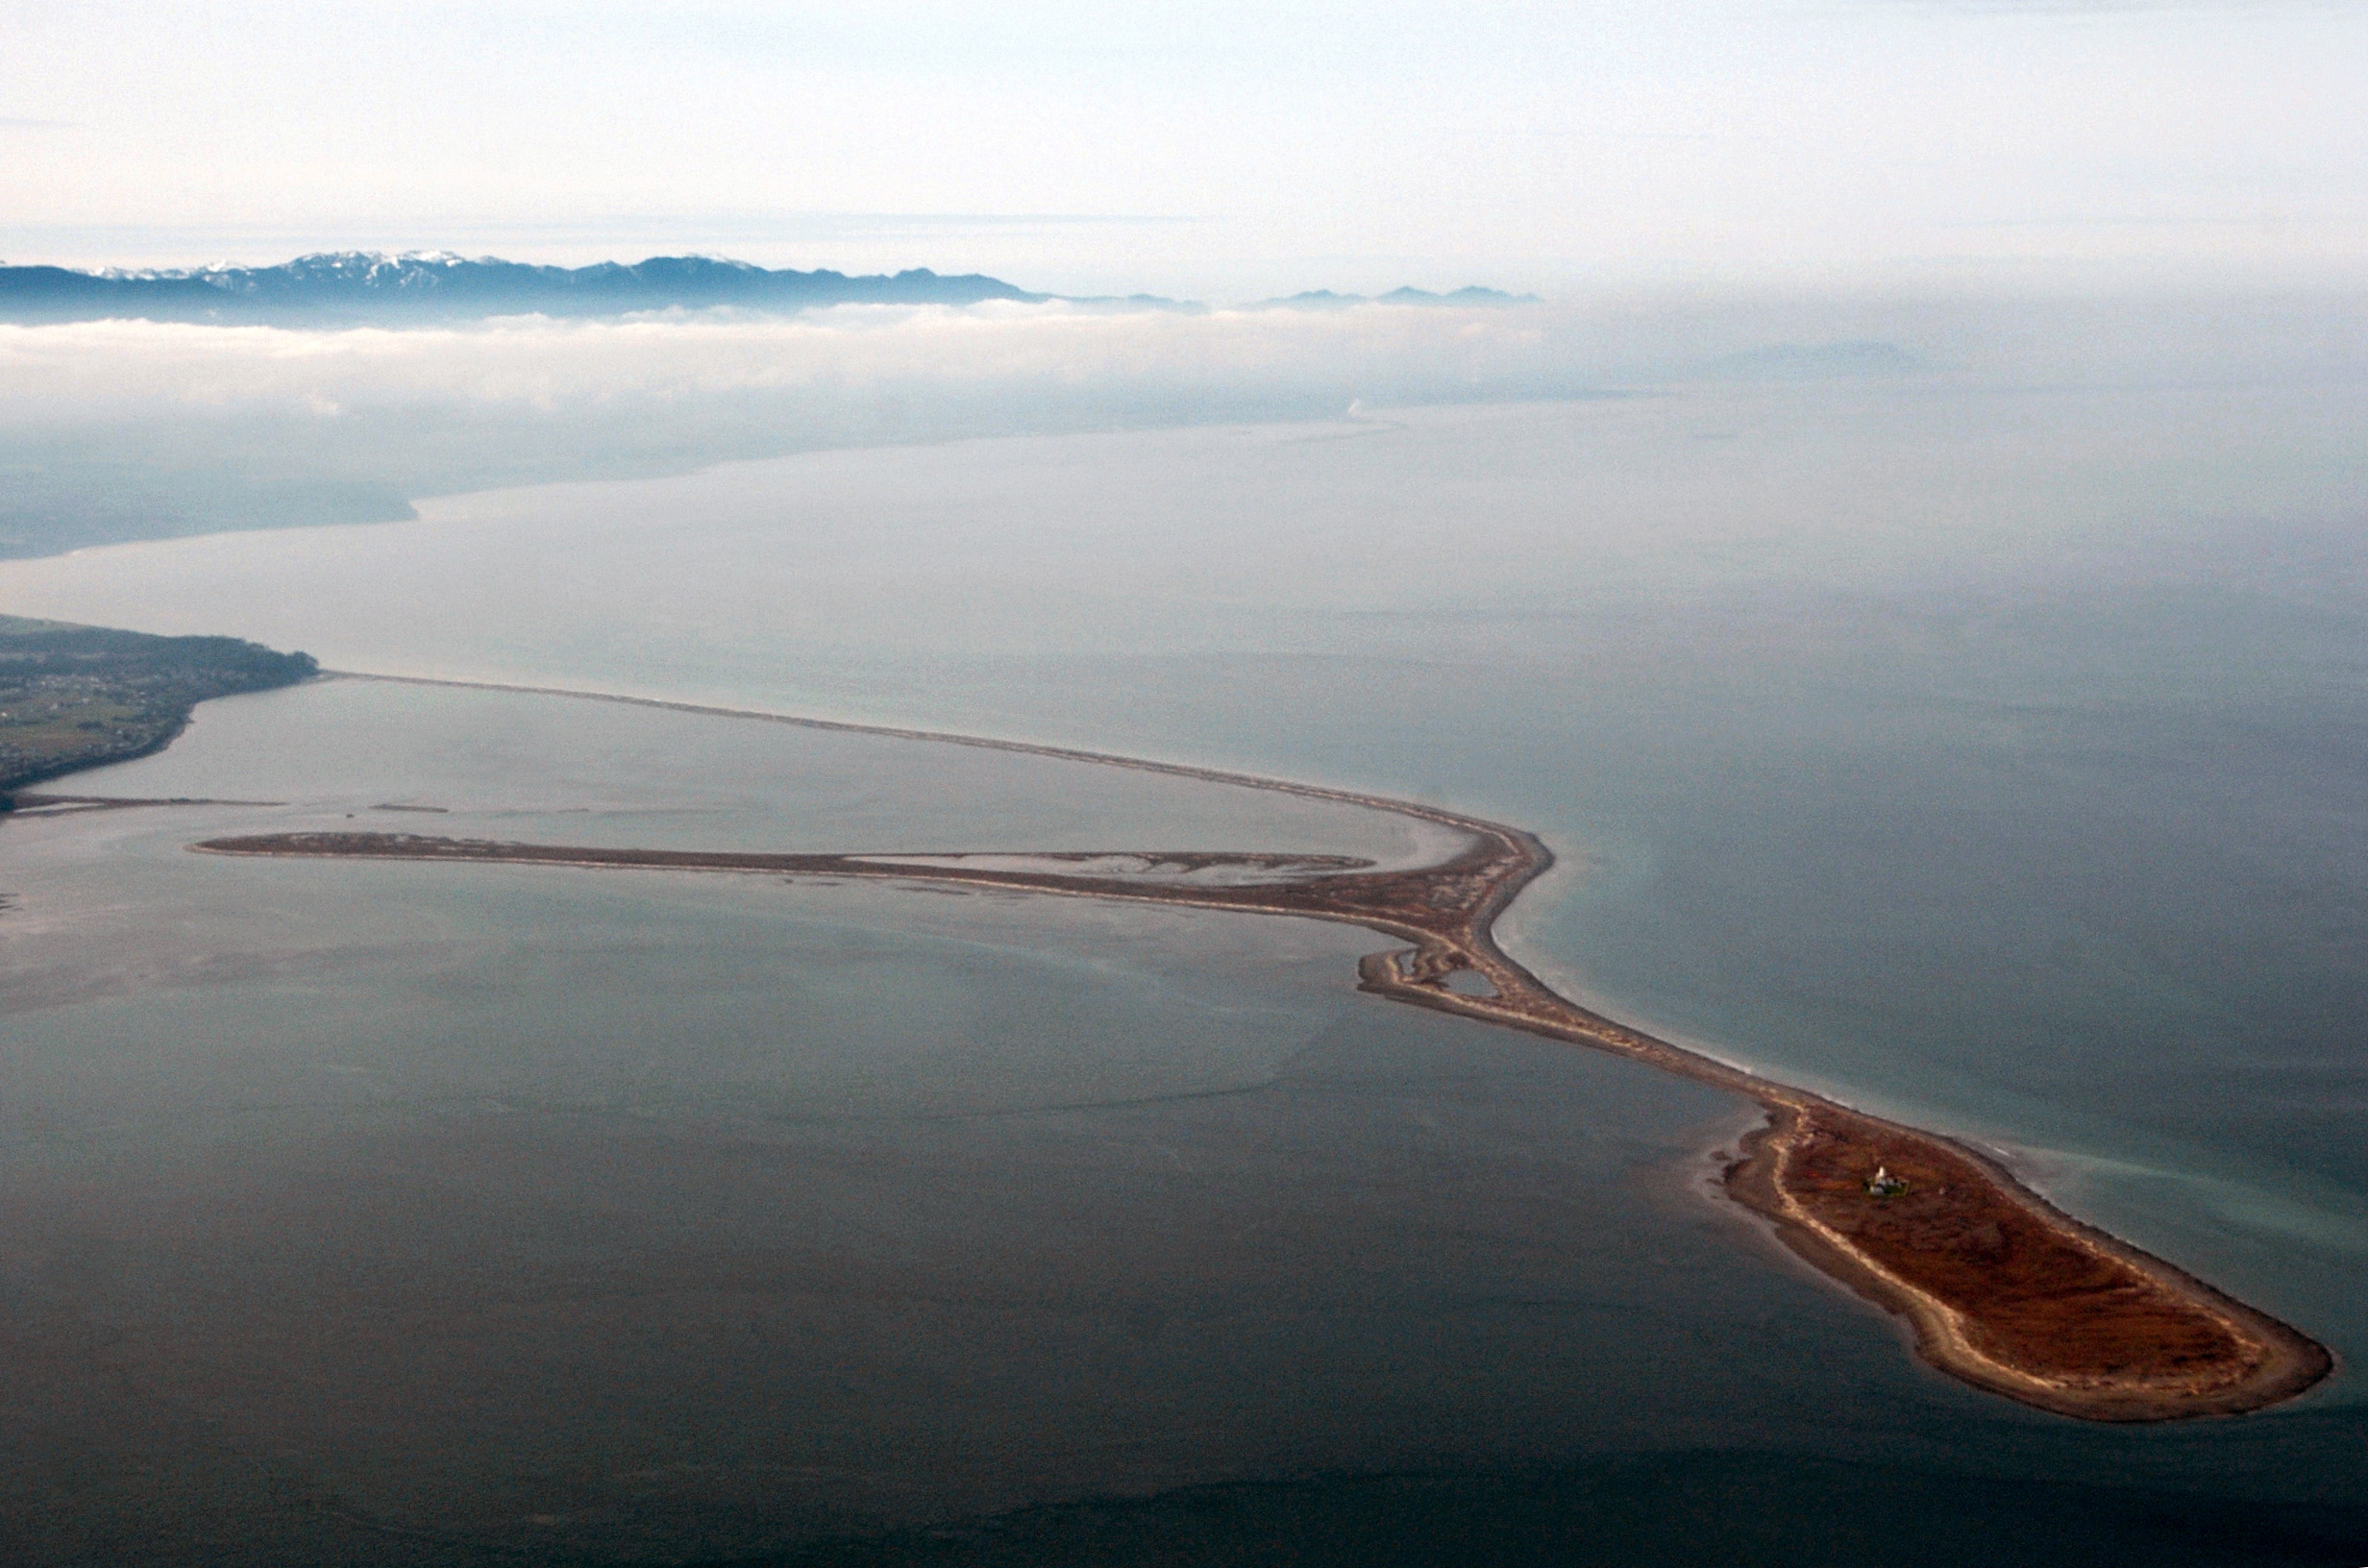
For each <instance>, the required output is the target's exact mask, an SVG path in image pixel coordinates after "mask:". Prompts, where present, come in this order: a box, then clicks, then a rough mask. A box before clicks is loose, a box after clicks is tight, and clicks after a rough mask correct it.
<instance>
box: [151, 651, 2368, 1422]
mask: <svg viewBox="0 0 2368 1568" xmlns="http://www.w3.org/2000/svg"><path fill="white" fill-rule="evenodd" d="M377 678H396V677H377ZM420 683H421V684H434V685H454V686H464V685H467V686H474V685H475V684H476V683H467V682H442V681H436V682H420ZM478 689H487V688H482V687H480V688H478ZM490 689H494V690H506V691H520V692H533V693H536V694H537V695H543V696H552V697H569V698H587V699H595V700H603V701H612V702H623V703H628V704H631V705H635V706H647V707H658V708H666V709H671V710H675V711H679V712H691V713H704V714H712V715H716V716H720V717H730V718H739V719H749V720H758V721H764V722H769V723H786V724H794V725H798V726H802V727H806V728H814V729H826V730H838V731H848V732H853V733H861V734H874V735H885V736H893V737H897V738H901V739H908V740H924V741H933V742H940V743H945V744H950V745H957V746H969V747H987V748H991V749H996V750H1006V751H1019V752H1026V753H1030V754H1034V755H1039V756H1048V757H1054V758H1060V759H1065V760H1070V761H1077V762H1087V763H1094V764H1098V765H1101V766H1106V767H1118V768H1128V769H1135V770H1140V771H1143V772H1158V773H1167V774H1172V775H1177V776H1182V777H1190V778H1196V779H1202V780H1206V781H1209V782H1214V783H1221V784H1229V785H1236V786H1240V787H1244V788H1250V789H1258V790H1267V791H1272V792H1277V793H1281V794H1286V795H1295V796H1304V797H1307V798H1312V799H1320V800H1326V801H1331V802H1335V803H1341V804H1347V805H1352V806H1357V807H1362V808H1365V809H1369V810H1373V811H1379V812H1387V813H1392V814H1394V815H1397V816H1401V817H1407V818H1411V819H1415V820H1417V821H1423V822H1427V823H1431V824H1435V825H1438V826H1443V827H1446V828H1449V829H1452V830H1454V832H1455V833H1456V834H1457V835H1458V836H1459V837H1460V840H1461V843H1462V847H1461V848H1460V849H1458V850H1456V851H1455V852H1453V853H1451V854H1449V855H1448V856H1447V857H1446V858H1445V859H1443V860H1441V861H1439V862H1437V863H1435V864H1433V865H1430V866H1425V867H1419V868H1414V869H1404V870H1380V869H1376V868H1375V867H1373V866H1372V865H1371V864H1370V863H1369V862H1361V861H1352V860H1346V859H1343V858H1340V857H1326V856H1309V855H1277V854H1271V853H1235V854H1221V853H1211V852H1208V851H1172V852H1171V851H1156V850H1098V851H1088V850H1074V849H1070V850H1055V851H1048V852H1043V853H1037V854H1032V855H1013V854H1010V853H997V854H983V853H981V854H963V853H948V852H943V851H934V852H929V853H900V852H896V851H878V850H876V851H871V852H865V853H840V854H767V853H754V852H726V851H705V850H683V849H634V848H607V847H596V846H586V845H547V844H520V843H507V842H497V841H491V840H481V839H456V838H438V837H430V836H425V835H418V834H409V833H344V832H329V833H282V834H264V835H256V836H247V837H235V838H220V839H212V840H209V841H207V842H205V843H202V844H197V845H191V846H190V847H191V848H193V849H196V850H199V851H201V852H205V853H210V854H229V855H271V856H290V857H326V858H371V859H387V860H408V861H442V862H462V863H474V864H479V865H532V866H573V867H585V868H604V869H641V870H693V871H736V872H742V873H761V874H771V875H779V876H787V877H791V878H801V877H822V878H827V879H830V880H833V881H837V880H846V879H874V880H889V881H897V882H904V883H911V884H916V885H936V886H940V887H946V886H951V887H963V888H976V889H981V890H985V889H995V890H1001V891H1008V892H1029V893H1038V894H1058V895H1066V896H1072V897H1088V898H1110V899H1123V900H1128V901H1132V902H1142V903H1160V904H1182V905H1190V906H1194V907H1197V908H1205V909H1220V910H1230V911H1235V912H1239V913H1244V914H1262V915H1275V916H1287V917H1296V918H1301V919H1322V920H1334V921H1340V922H1344V923H1347V924H1353V925H1360V926H1364V927H1366V928H1368V929H1369V930H1372V931H1376V932H1379V933H1381V934H1382V935H1384V936H1387V937H1389V938H1391V939H1392V940H1393V941H1394V942H1398V943H1406V944H1407V945H1404V946H1401V947H1396V948H1393V949H1390V950H1386V951H1383V952H1377V953H1373V954H1370V955H1369V956H1368V957H1366V958H1365V959H1364V960H1363V961H1362V962H1361V964H1360V966H1359V987H1360V989H1361V990H1364V991H1366V992H1371V993H1374V994H1376V995H1380V996H1384V997H1388V998H1390V999H1392V1000H1395V1001H1399V1002H1406V1003H1411V1004H1413V1005H1416V1006H1419V1007H1425V1008H1431V1009H1435V1010H1437V1011H1440V1012H1443V1013H1450V1014H1454V1015H1456V1016H1458V1017H1468V1018H1473V1019H1476V1020H1479V1021H1482V1022H1487V1023H1492V1024H1497V1025H1500V1026H1503V1027H1507V1028H1513V1029H1519V1030H1522V1031H1524V1032H1526V1033H1529V1034H1534V1035H1542V1036H1545V1037H1547V1038H1549V1039H1554V1040H1560V1041H1568V1042H1570V1043H1572V1044H1578V1045H1586V1046H1590V1047H1593V1048H1595V1049H1599V1050H1605V1051H1611V1052H1614V1053H1616V1054H1618V1055H1621V1056H1626V1057H1630V1058H1633V1059H1635V1060H1638V1061H1640V1062H1644V1063H1648V1064H1650V1065H1652V1066H1657V1067H1661V1068H1663V1069H1665V1070H1667V1071H1670V1072H1675V1073H1679V1074H1682V1075H1683V1076H1685V1077H1688V1078H1691V1079H1694V1080H1697V1081H1699V1082H1701V1083H1704V1084H1708V1085H1711V1086H1713V1087H1715V1088H1718V1089H1722V1090H1728V1091H1731V1092H1733V1093H1737V1094H1739V1095H1743V1096H1746V1097H1748V1098H1750V1099H1752V1100H1754V1101H1756V1102H1758V1103H1759V1104H1760V1105H1761V1106H1762V1107H1764V1109H1765V1110H1766V1112H1767V1113H1768V1120H1767V1123H1766V1124H1765V1125H1764V1127H1762V1128H1760V1129H1759V1130H1757V1131H1755V1132H1754V1133H1753V1134H1752V1135H1751V1136H1750V1137H1749V1138H1748V1139H1745V1140H1744V1143H1743V1146H1742V1148H1741V1150H1740V1151H1739V1158H1736V1159H1735V1160H1733V1161H1732V1163H1730V1164H1727V1166H1726V1167H1725V1171H1724V1186H1725V1189H1726V1191H1727V1192H1729V1193H1730V1194H1731V1195H1732V1196H1733V1197H1734V1198H1735V1200H1736V1201H1737V1202H1739V1204H1741V1205H1743V1206H1744V1207H1745V1208H1747V1209H1749V1210H1750V1211H1751V1212H1753V1213H1757V1214H1759V1215H1761V1216H1763V1217H1764V1218H1765V1219H1766V1220H1767V1221H1769V1222H1770V1223H1771V1225H1772V1226H1773V1227H1774V1229H1775V1231H1776V1234H1777V1235H1778V1236H1779V1237H1782V1238H1783V1240H1784V1241H1785V1243H1786V1244H1787V1245H1788V1246H1789V1247H1790V1248H1791V1250H1792V1251H1793V1252H1794V1253H1796V1254H1797V1255H1798V1256H1799V1257H1801V1258H1802V1259H1803V1260H1805V1261H1806V1262H1809V1263H1811V1264H1813V1266H1815V1267H1816V1268H1818V1269H1819V1270H1821V1271H1823V1272H1824V1273H1825V1274H1827V1275H1828V1276H1830V1277H1831V1278H1833V1279H1835V1280H1837V1281H1838V1282H1840V1283H1841V1284H1843V1285H1845V1286H1848V1287H1849V1288H1850V1289H1852V1290H1854V1291H1856V1292H1857V1293H1859V1294H1860V1295H1862V1296H1863V1297H1865V1298H1866V1299H1867V1300H1869V1301H1871V1302H1874V1303H1876V1304H1877V1305H1879V1306H1881V1307H1883V1308H1885V1309H1886V1310H1887V1311H1891V1312H1894V1313H1897V1314H1899V1315H1901V1316H1902V1317H1904V1318H1905V1319H1906V1320H1907V1321H1908V1323H1909V1324H1910V1325H1912V1330H1913V1333H1914V1337H1915V1345H1916V1349H1917V1351H1918V1353H1919V1354H1920V1355H1921V1356H1922V1357H1923V1358H1924V1360H1927V1361H1928V1362H1930V1363H1931V1364H1932V1365H1934V1366H1936V1367H1937V1368H1939V1369H1940V1370H1942V1371H1944V1372H1947V1373H1949V1374H1951V1375H1953V1376H1955V1377H1958V1378H1960V1379H1962V1380H1963V1381H1965V1382H1966V1383H1969V1384H1974V1385H1975V1386H1977V1387H1981V1388H1984V1389H1987V1390H1989V1391H1990V1392H1992V1393H1996V1394H2001V1395H2004V1396H2005V1397H2007V1398H2009V1399H2012V1400H2017V1401H2020V1402H2021V1403H2023V1404H2026V1405H2031V1406H2035V1407H2037V1408H2039V1409H2046V1410H2051V1411H2055V1412H2056V1413H2059V1414H2061V1415H2068V1416H2076V1417H2080V1418H2083V1419H2086V1420H2092V1421H2116V1422H2126V1421H2164V1420H2176V1419H2180V1418H2183V1417H2192V1416H2201V1415H2226V1414H2233V1413H2237V1412H2241V1411H2246V1410H2253V1409H2260V1408H2262V1407H2264V1406H2268V1405H2272V1404H2275V1403H2277V1402H2279V1401H2281V1400H2284V1399H2287V1398H2290V1397H2292V1396H2293V1395H2295V1394H2298V1393H2300V1392H2302V1391H2303V1390H2304V1389H2306V1388H2308V1387H2310V1386H2311V1385H2312V1384H2316V1383H2318V1382H2319V1381H2320V1380H2322V1379H2323V1378H2325V1377H2326V1376H2327V1375H2328V1373H2329V1372H2330V1371H2331V1369H2332V1366H2333V1360H2332V1358H2331V1356H2330V1355H2329V1353H2328V1352H2327V1350H2326V1349H2325V1348H2324V1347H2322V1346H2321V1345H2319V1344H2318V1343H2316V1342H2315V1341H2313V1340H2312V1339H2310V1338H2309V1337H2307V1336H2306V1335H2303V1334H2302V1333H2300V1332H2299V1331H2297V1330H2295V1329H2293V1328H2291V1327H2289V1326H2288V1325H2286V1324H2284V1323H2282V1322H2280V1321H2279V1320H2277V1319H2276V1318H2274V1317H2271V1316H2269V1315H2268V1314H2266V1313H2264V1312H2261V1311H2257V1310H2256V1309H2254V1308H2251V1307H2248V1306H2246V1305H2245V1304H2243V1303H2242V1302H2239V1301H2236V1300H2234V1299H2233V1298H2232V1297H2230V1296H2228V1295H2226V1294H2224V1293H2222V1292H2221V1291H2219V1290H2217V1289H2214V1288H2213V1287H2212V1286H2208V1285H2207V1284H2205V1283H2204V1282H2202V1281H2200V1280H2197V1279H2194V1278H2193V1277H2191V1276H2189V1275H2187V1274H2185V1273H2183V1272H2182V1271H2181V1270H2179V1269H2177V1268H2174V1267H2173V1266H2171V1265H2170V1264H2168V1263H2166V1262H2162V1261H2161V1260H2159V1259H2157V1258H2154V1257H2151V1256H2149V1255H2148V1254H2146V1253H2144V1252H2142V1251H2140V1250H2139V1249H2138V1248H2136V1247H2134V1246H2132V1245H2130V1244H2128V1243H2127V1242H2124V1241H2122V1240H2120V1239H2118V1238H2117V1237H2111V1236H2109V1235H2107V1234H2105V1233H2104V1232H2101V1231H2098V1230H2096V1229H2094V1228H2093V1227H2090V1226H2087V1225H2084V1224H2082V1223H2081V1222H2080V1221H2078V1220H2075V1219H2073V1218H2072V1217H2071V1216H2069V1215H2067V1214H2065V1213H2062V1212H2061V1211H2060V1210H2058V1209H2057V1208H2055V1207H2054V1206H2053V1205H2051V1204H2049V1203H2048V1202H2047V1201H2046V1200H2045V1199H2043V1198H2041V1197H2040V1196H2039V1195H2038V1194H2037V1193H2035V1192H2033V1191H2032V1190H2031V1189H2030V1188H2027V1187H2025V1186H2024V1185H2023V1184H2022V1183H2021V1182H2019V1181H2017V1180H2016V1179H2015V1177H2014V1176H2013V1175H2012V1174H2011V1173H2010V1172H2009V1171H2008V1170H2007V1169H2006V1168H2005V1167H2004V1166H2002V1165H2001V1164H1998V1163H1997V1162H1996V1161H1994V1160H1992V1159H1990V1158H1989V1157H1987V1156H1986V1155H1984V1154H1982V1153H1980V1152H1978V1151H1977V1150H1975V1149H1973V1148H1971V1147H1968V1146H1967V1145H1965V1144H1963V1143H1961V1142H1959V1141H1957V1140H1955V1139H1949V1138H1945V1137H1942V1136H1939V1135H1936V1134H1932V1133H1927V1132H1923V1131H1920V1130H1918V1129H1916V1128H1912V1127H1908V1126H1903V1125H1901V1124H1899V1123H1896V1122H1891V1121H1887V1120H1884V1119H1883V1118H1881V1117H1877V1116H1872V1115H1866V1114H1864V1113H1862V1112H1859V1111H1856V1110H1853V1109H1851V1108H1849V1107H1847V1106H1844V1105H1842V1104H1840V1103H1838V1102H1837V1101H1835V1100H1832V1099H1830V1098H1827V1097H1825V1096H1822V1095H1818V1094H1813V1093H1810V1092H1808V1091H1806V1090H1798V1089H1794V1088H1792V1087H1790V1086H1788V1085H1785V1084H1781V1083H1777V1082H1775V1081H1773V1080H1771V1079H1767V1078H1764V1077H1761V1076H1759V1075H1757V1074H1754V1073H1750V1072H1746V1071H1744V1070H1742V1069H1741V1068H1739V1067H1735V1066H1729V1065H1727V1064H1725V1063H1722V1062H1718V1061H1716V1060H1714V1059H1713V1058H1711V1057H1708V1056H1705V1055H1702V1054H1701V1053H1699V1052H1696V1051H1690V1050H1687V1049H1685V1048H1683V1047H1680V1046H1677V1045H1674V1044H1671V1043H1669V1042H1668V1041H1663V1040H1659V1039H1656V1038H1655V1037H1653V1036H1651V1035H1648V1034H1645V1033H1643V1032H1641V1031H1640V1030H1636V1029H1632V1028H1630V1027H1628V1026H1627V1025H1625V1024H1622V1023H1619V1022H1617V1021H1616V1020H1614V1019H1611V1018H1608V1017H1603V1016H1602V1015H1600V1014H1597V1013H1594V1012H1591V1011H1590V1010H1588V1009H1586V1008H1584V1007H1581V1006H1579V1005H1578V1004H1577V1003H1575V1002H1572V1001H1570V1000H1569V999H1568V998H1566V997H1565V996H1563V995H1561V994H1560V993H1558V992H1555V991H1554V990H1553V989H1552V988H1551V987H1549V986H1548V985H1546V984H1545V983H1544V982H1543V981H1542V980H1541V979H1540V978H1539V977H1538V976H1536V975H1535V974H1533V973H1531V972H1530V971H1529V970H1528V969H1527V968H1523V967H1522V966H1521V965H1519V964H1517V963H1516V962H1515V961H1514V960H1513V959H1512V958H1510V957H1509V956H1507V955H1506V954H1505V953H1504V951H1503V950H1502V949H1500V948H1499V947H1498V946H1497V944H1496V942H1495V939H1494V936H1493V926H1494V922H1495V919H1496V918H1497V917H1498V916H1499V915H1501V914H1502V913H1503V912H1504V910H1505V909H1506V908H1507V907H1508V906H1509V905H1510V904H1511V903H1512V901H1513V900H1514V898H1515V897H1516V896H1517V894H1519V893H1520V891H1521V890H1522V889H1523V888H1525V887H1526V886H1528V885H1529V884H1530V883H1531V882H1533V881H1535V880H1536V879H1537V878H1538V877H1539V876H1540V875H1541V874H1542V873H1543V872H1544V871H1545V870H1546V869H1547V868H1548V867H1550V866H1551V865H1552V864H1553V855H1552V854H1551V852H1550V851H1548V850H1547V848H1546V847H1545V845H1543V844H1542V843H1541V842H1540V841H1539V840H1538V839H1537V838H1536V837H1535V836H1534V835H1532V834H1530V833H1528V832H1525V831H1523V830H1522V829H1519V828H1516V827H1509V826H1506V825H1504V824H1501V823H1496V822H1490V821H1483V820H1481V819H1478V818H1473V817H1466V816H1463V815H1460V814H1458V813H1455V812H1450V811H1446V810H1444V809H1441V808H1437V807H1432V806H1425V805H1420V804H1417V803H1414V802H1411V801H1404V800H1394V799H1391V798H1388V797H1386V796H1369V795H1363V794H1357V793H1353V792H1349V791H1344V790H1333V789H1325V788H1320V787H1318V786H1314V785H1306V784H1296V783H1291V782H1288V781H1285V780H1280V779H1270V778H1261V777H1257V776H1254V775H1250V774H1243V773H1234V772H1221V771H1218V770H1213V769H1203V768H1195V767H1189V766H1185V765H1182V764H1174V763H1161V762H1152V761H1147V760H1145V759H1141V758H1133V757H1122V756H1115V755H1111V754H1108V753H1102V752H1092V751H1080V750H1074V749H1071V748H1067V747H1045V746H1033V745H1028V744H1025V743H1021V742H1013V741H999V740H991V739H987V738H983V737H978V736H967V735H952V734H944V733H938V732H932V731H922V730H907V729H889V728H884V727H879V726H873V725H863V724H851V723H838V722H833V721H826V720H813V719H800V718H794V717H790V716H785V715H779V714H767V713H752V712H747V711H745V710H737V709H728V708H711V707H703V706H699V705H695V704H690V703H676V702H661V701H654V700H652V699H648V698H624V697H612V696H608V695H606V694H601V693H587V692H569V691H552V690H547V689H541V688H531V687H516V686H506V687H492V688H490Z"/></svg>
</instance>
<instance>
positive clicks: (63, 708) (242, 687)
mask: <svg viewBox="0 0 2368 1568" xmlns="http://www.w3.org/2000/svg"><path fill="white" fill-rule="evenodd" d="M319 669H320V667H319V665H317V664H316V663H315V662H314V661H313V659H312V656H311V655H310V654H308V653H276V652H274V651H272V650H271V649H268V648H264V647H262V646H260V645H259V644H256V643H248V642H241V641H239V640H238V639H237V638H235V637H152V636H149V635H148V634H147V633H145V632H137V631H113V630H110V629H108V628H106V627H102V626H78V625H69V624H67V623H65V622H62V621H28V620H25V619H22V618H21V617H17V616H0V812H5V811H8V810H11V809H12V807H13V805H14V801H15V796H14V794H13V792H14V791H16V790H18V789H20V788H22V787H23V786H25V785H27V784H37V783H40V782H41V781H42V780H44V779H51V778H57V777H60V776H61V775H62V774H65V773H72V772H81V771H82V770H84V769H86V768H101V767H105V766H106V765H107V764H109V763H111V762H128V761H130V760H131V759H132V758H134V757H144V756H146V755H148V754H149V753H150V752H152V751H160V750H162V749H163V748H164V747H166V746H168V745H170V744H171V743H172V739H173V737H174V736H176V735H178V734H180V733H181V731H182V727H183V726H184V725H185V724H186V723H188V722H189V712H190V710H191V709H192V708H194V707H196V706H197V704H198V703H200V702H203V701H205V700H207V699H208V698H216V697H228V696H230V695H231V694H233V693H234V692H260V691H267V690H269V689H270V688H272V687H275V686H292V685H294V684H295V683H296V682H298V681H300V680H308V679H310V678H311V677H312V676H313V675H314V674H317V673H318V672H319Z"/></svg>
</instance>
